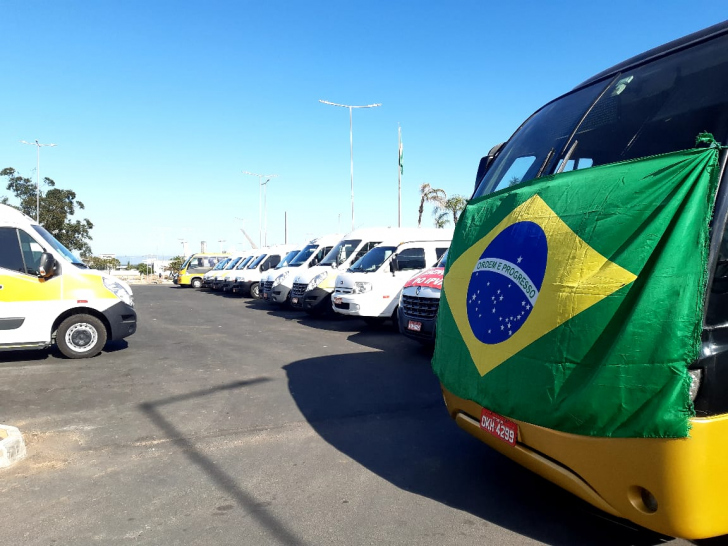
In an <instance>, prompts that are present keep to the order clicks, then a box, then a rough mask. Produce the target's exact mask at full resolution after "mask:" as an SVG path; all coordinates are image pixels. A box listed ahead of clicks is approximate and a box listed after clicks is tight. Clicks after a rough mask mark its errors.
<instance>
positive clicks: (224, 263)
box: [182, 258, 230, 271]
mask: <svg viewBox="0 0 728 546" xmlns="http://www.w3.org/2000/svg"><path fill="white" fill-rule="evenodd" d="M191 259H192V258H190V260H191ZM187 263H189V260H188V261H187ZM229 263H230V258H225V259H224V260H222V261H220V262H218V264H217V265H216V266H215V267H213V268H212V270H213V271H215V270H218V269H225V266H226V265H227V264H229ZM182 269H184V268H182Z"/></svg>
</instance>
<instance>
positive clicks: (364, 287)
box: [354, 282, 372, 294]
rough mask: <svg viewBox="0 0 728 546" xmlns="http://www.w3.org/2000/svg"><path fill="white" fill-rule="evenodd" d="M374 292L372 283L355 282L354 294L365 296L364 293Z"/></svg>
mask: <svg viewBox="0 0 728 546" xmlns="http://www.w3.org/2000/svg"><path fill="white" fill-rule="evenodd" d="M371 291H372V283H370V282H355V283H354V293H355V294H363V293H364V292H371Z"/></svg>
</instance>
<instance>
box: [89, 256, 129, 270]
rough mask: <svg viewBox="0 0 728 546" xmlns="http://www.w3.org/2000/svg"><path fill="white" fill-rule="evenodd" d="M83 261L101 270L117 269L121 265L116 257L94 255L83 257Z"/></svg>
mask: <svg viewBox="0 0 728 546" xmlns="http://www.w3.org/2000/svg"><path fill="white" fill-rule="evenodd" d="M84 263H85V264H86V265H87V266H89V267H90V268H91V269H100V270H102V271H106V270H108V269H117V268H118V267H119V266H120V265H121V262H120V261H119V260H117V259H116V258H98V257H96V256H89V257H87V258H84Z"/></svg>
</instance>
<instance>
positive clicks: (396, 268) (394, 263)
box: [389, 254, 399, 275]
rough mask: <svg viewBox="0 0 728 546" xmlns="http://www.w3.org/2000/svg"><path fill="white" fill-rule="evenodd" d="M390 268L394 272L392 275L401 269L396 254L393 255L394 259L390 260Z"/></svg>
mask: <svg viewBox="0 0 728 546" xmlns="http://www.w3.org/2000/svg"><path fill="white" fill-rule="evenodd" d="M389 270H390V271H391V272H392V275H394V274H395V273H396V272H397V271H399V264H398V263H397V255H396V254H395V255H394V256H392V259H391V260H390V262H389Z"/></svg>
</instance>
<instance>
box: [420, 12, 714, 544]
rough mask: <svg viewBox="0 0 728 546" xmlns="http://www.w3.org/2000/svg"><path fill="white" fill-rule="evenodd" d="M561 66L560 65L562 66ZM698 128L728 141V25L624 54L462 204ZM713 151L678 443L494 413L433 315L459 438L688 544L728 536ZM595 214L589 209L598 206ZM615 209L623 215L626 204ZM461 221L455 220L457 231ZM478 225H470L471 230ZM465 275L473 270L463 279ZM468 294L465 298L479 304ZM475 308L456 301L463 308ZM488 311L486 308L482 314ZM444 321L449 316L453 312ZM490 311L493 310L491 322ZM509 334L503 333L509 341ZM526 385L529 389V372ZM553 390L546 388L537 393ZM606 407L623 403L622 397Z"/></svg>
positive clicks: (658, 314)
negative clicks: (460, 383)
mask: <svg viewBox="0 0 728 546" xmlns="http://www.w3.org/2000/svg"><path fill="white" fill-rule="evenodd" d="M565 62H566V65H567V66H568V59H566V61H565ZM704 132H710V133H712V135H713V136H714V137H715V140H716V141H717V143H719V144H728V22H726V23H721V24H718V25H715V26H713V27H710V28H707V29H705V30H703V31H700V32H697V33H694V34H691V35H689V36H686V37H683V38H681V39H678V40H675V41H673V42H670V43H667V44H665V45H663V46H661V47H658V48H655V49H653V50H650V51H647V52H645V53H643V54H641V55H638V56H636V57H634V58H631V59H629V60H626V61H624V62H622V63H620V64H618V65H616V66H614V67H612V68H610V69H608V70H605V71H603V72H601V73H599V74H597V75H596V76H594V77H592V78H590V79H589V80H587V81H585V82H584V83H582V84H581V85H579V86H578V87H576V88H575V89H573V90H571V91H570V92H568V93H566V94H564V95H563V96H561V97H559V98H557V99H555V100H553V101H551V102H549V103H548V104H546V105H545V106H543V107H542V108H541V109H539V110H538V111H536V112H535V113H534V114H533V115H532V116H531V117H529V118H528V119H527V120H526V121H525V122H524V123H523V124H522V125H521V126H520V128H518V130H517V131H516V132H515V133H514V134H513V135H512V136H511V138H510V139H509V140H508V141H507V142H505V143H503V144H501V145H498V146H495V147H494V148H493V149H492V150H491V151H490V152H489V153H488V154H487V155H486V156H485V157H483V159H482V160H481V162H480V165H479V168H478V173H477V175H476V185H475V191H474V194H473V197H472V199H471V202H470V205H469V207H470V206H471V205H472V204H473V203H476V202H481V201H479V200H481V198H483V199H487V198H492V196H493V195H496V196H502V198H503V199H504V200H505V201H507V200H508V199H509V198H510V197H511V195H515V194H516V193H517V192H518V191H519V189H522V188H526V187H536V186H534V184H538V183H539V181H541V180H547V179H549V180H551V178H549V177H551V176H552V175H553V177H552V178H553V179H555V178H556V177H557V176H559V175H561V174H562V173H567V174H568V173H569V172H570V171H575V172H576V171H580V170H584V169H585V170H591V169H595V170H594V171H593V172H598V171H597V170H596V169H598V168H601V166H607V165H612V164H619V163H620V162H627V163H629V162H630V161H639V160H644V158H652V157H661V155H662V154H670V153H675V152H677V151H680V150H687V149H691V148H693V147H694V146H695V140H696V135H698V134H700V133H704ZM713 148H714V149H716V150H718V149H719V150H720V151H719V152H716V154H717V158H718V159H717V169H715V170H714V172H716V173H717V174H716V176H715V180H716V185H715V187H714V190H715V191H713V192H712V193H711V194H710V195H709V196H708V197H709V198H710V199H714V207H713V209H712V210H710V209H709V208H708V209H707V210H708V212H707V214H706V215H705V217H704V218H702V221H703V222H704V223H705V226H706V233H707V237H708V239H707V242H706V251H705V252H706V256H707V257H706V259H705V264H706V265H704V270H705V277H704V278H705V285H706V288H704V299H703V300H702V301H700V302H698V306H699V309H698V312H699V313H700V315H701V317H702V321H701V320H698V321H697V323H696V324H697V325H698V326H697V330H696V335H697V336H699V339H697V341H696V343H697V344H698V345H697V346H698V347H699V348H700V351H699V354H698V353H697V350H696V356H695V358H694V359H693V360H692V361H691V362H690V363H688V364H686V366H685V368H686V370H684V372H685V374H686V376H685V377H688V381H687V382H685V383H684V384H685V385H688V384H689V386H690V391H689V397H690V401H691V403H688V406H687V407H691V410H692V412H691V413H692V414H691V415H690V416H689V417H686V423H687V426H688V428H689V430H688V432H687V434H686V436H685V437H667V436H668V435H666V436H665V437H620V435H619V434H617V433H615V434H608V435H600V434H581V433H575V432H573V431H570V430H560V429H559V427H557V426H543V425H539V424H534V423H533V422H532V421H533V420H527V419H519V418H516V417H514V416H513V415H508V414H503V413H496V412H495V411H493V407H487V406H488V405H489V403H488V404H486V403H483V401H482V400H481V401H476V400H475V397H474V396H470V395H465V394H463V393H461V392H453V391H454V390H456V389H453V388H448V384H446V383H447V381H444V380H443V375H441V372H442V373H446V372H447V370H448V366H455V365H456V362H455V360H456V357H454V356H452V355H454V354H455V352H456V351H457V350H458V349H459V346H458V343H465V342H460V341H457V342H456V341H455V339H456V338H455V336H451V337H448V336H445V335H444V334H443V333H442V332H443V329H442V328H441V322H440V321H443V320H446V319H447V317H445V318H443V307H442V306H441V307H440V314H439V317H438V325H437V328H438V339H437V344H438V348H437V349H436V353H435V358H434V360H433V365H434V367H435V371H436V372H437V373H438V376H439V377H440V380H441V384H442V387H443V394H444V398H445V404H446V406H447V410H448V412H449V414H450V415H451V417H452V418H453V419H454V420H455V422H456V423H457V424H458V425H459V426H460V427H461V428H463V429H464V430H465V431H467V432H468V433H470V434H472V435H473V436H475V437H477V438H479V439H480V440H482V441H483V442H485V443H486V444H488V445H489V446H490V447H492V448H493V449H496V450H497V451H499V452H500V453H502V454H504V455H505V456H507V457H509V458H510V459H512V460H514V461H516V462H518V463H519V464H521V465H523V466H524V467H526V468H528V469H530V470H532V471H534V472H536V473H537V474H539V475H541V476H543V477H544V478H546V479H548V480H550V481H552V482H554V483H555V484H557V485H559V486H561V487H563V488H564V489H566V490H568V491H570V492H571V493H573V494H575V495H577V496H578V497H580V498H581V499H583V500H585V501H587V502H589V503H591V504H592V505H594V506H596V507H597V508H600V509H601V510H603V511H604V512H607V513H609V514H611V515H613V516H618V517H621V518H625V519H627V520H631V521H633V522H635V523H637V524H639V525H641V526H644V527H646V528H649V529H652V530H654V531H657V532H660V533H664V534H667V535H671V536H676V537H682V538H687V539H691V540H693V539H701V538H707V537H714V536H719V535H725V534H728V235H726V216H727V215H728V174H726V172H725V164H726V151H725V149H723V148H716V147H715V146H714V147H713ZM650 191H652V190H650ZM498 192H500V193H498ZM565 199H568V196H566V197H565ZM593 206H594V208H595V210H597V209H598V208H599V206H600V205H599V204H598V203H595V204H594V205H593ZM542 208H543V207H542ZM544 210H545V209H544ZM657 210H658V211H659V207H658V209H657ZM623 214H624V215H628V214H631V211H628V210H624V211H623ZM463 221H464V220H463V219H462V218H461V221H460V222H459V224H458V227H459V228H460V227H461V225H460V224H462V223H463ZM465 221H467V219H466V220H465ZM483 221H487V218H486V219H484V220H483ZM569 221H571V222H572V224H573V223H578V222H580V221H581V217H580V218H576V217H575V218H570V219H568V218H567V219H566V220H565V223H566V224H568V223H569ZM476 227H477V225H476V223H474V224H472V225H470V226H468V229H470V230H471V231H472V230H473V229H475V228H476ZM708 228H709V231H708ZM465 231H466V230H465V229H458V231H457V232H456V234H455V238H454V239H453V247H451V256H450V259H449V260H448V262H449V265H448V271H447V272H446V274H445V280H444V295H445V296H446V297H447V299H448V301H449V302H450V305H451V307H453V309H454V306H455V305H456V304H458V302H455V295H453V294H455V292H456V291H457V290H463V294H465V292H464V290H465V289H464V288H459V287H458V286H457V285H456V283H457V282H458V281H457V275H456V274H455V270H456V268H457V265H456V262H457V258H458V256H457V255H456V256H454V257H453V249H454V248H456V246H457V245H459V244H460V245H462V241H460V242H459V241H458V237H462V236H463V233H465ZM486 242H487V241H486ZM693 249H694V251H695V252H698V251H699V245H698V244H697V243H695V244H694V245H693ZM473 252H475V251H473ZM478 252H480V249H478ZM473 256H475V257H474V258H473V260H478V257H480V259H481V261H480V262H477V266H476V268H477V267H482V268H487V267H496V266H497V267H500V266H501V262H497V261H496V260H491V261H490V262H488V261H486V260H484V259H483V258H482V255H481V254H477V255H476V254H473ZM514 256H516V255H515V254H514ZM549 256H550V255H549ZM522 257H523V256H521V255H517V258H516V259H514V260H513V264H515V262H516V261H518V262H519V263H520V261H521V258H522ZM549 259H550V257H549ZM481 262H482V263H481ZM473 263H475V261H473ZM503 263H505V261H503ZM504 267H505V266H504ZM508 267H509V268H510V269H509V271H516V270H518V267H516V265H510V266H508ZM472 271H474V269H473V266H472V264H471V265H470V269H469V270H468V274H471V273H469V272H472ZM519 271H520V270H519ZM472 274H475V273H472ZM541 277H543V273H542V275H541ZM512 278H513V279H524V278H525V274H521V273H517V274H515V273H514V275H512ZM625 279H626V280H623V281H620V282H621V284H620V286H624V285H625V284H626V283H629V282H632V281H631V277H630V278H627V277H625ZM448 281H450V282H448ZM523 283H524V286H527V287H528V290H529V291H531V292H532V294H533V298H532V300H533V301H535V298H536V297H537V290H536V288H534V287H533V286H531V284H530V283H529V282H527V281H523ZM617 288H619V287H617ZM449 289H451V291H450V294H448V291H449ZM615 289H616V288H615ZM458 294H459V293H458ZM476 296H478V297H479V295H478V294H473V298H475V297H476ZM458 297H459V296H458ZM493 297H494V298H495V296H493ZM501 299H502V298H501ZM522 299H523V301H518V302H517V305H518V306H522V308H523V309H526V308H527V307H528V309H530V308H531V305H532V303H531V302H529V300H528V298H527V297H523V298H522ZM478 301H479V300H478ZM496 301H497V298H496V299H493V302H496ZM469 303H470V300H468V301H467V302H466V300H465V299H464V296H463V303H462V306H463V309H464V308H465V305H466V304H468V305H469ZM477 303H478V302H477V301H476V302H475V303H474V304H473V305H476V304H477ZM678 303H679V296H676V297H675V299H674V300H671V299H669V298H668V299H666V300H665V301H664V302H663V305H662V306H661V307H656V308H655V309H654V320H655V323H656V324H657V323H658V321H661V320H665V317H669V316H670V312H671V308H672V307H673V306H674V305H676V304H678ZM458 305H459V304H458ZM535 308H536V307H534V309H535ZM468 309H469V308H468ZM485 311H487V312H488V313H491V309H490V307H488V308H487V310H485V309H484V310H483V312H485ZM468 312H469V311H468ZM480 312H481V310H478V313H480ZM452 313H453V316H454V315H455V314H456V312H455V310H453V312H452ZM496 315H498V313H497V312H496V305H495V304H494V305H493V311H492V316H494V317H495V316H496ZM524 316H525V315H524ZM514 317H515V318H514ZM521 317H522V315H521V314H520V313H519V314H516V315H514V314H513V313H512V314H511V315H510V316H509V317H505V320H508V319H509V318H510V322H509V327H510V325H511V323H513V324H515V323H516V322H518V321H520V320H521ZM501 318H503V317H501ZM456 320H457V319H456ZM494 320H497V319H494ZM516 326H520V323H519V324H516ZM616 326H618V325H616ZM508 329H509V328H505V331H504V334H503V335H504V336H505V335H508V334H510V332H508ZM514 329H515V328H514ZM500 330H501V331H503V326H501V327H500ZM488 332H490V330H488ZM499 333H500V332H499ZM512 333H513V334H515V333H517V332H512ZM577 333H578V332H577ZM493 335H495V334H493ZM465 337H467V336H463V338H465ZM471 337H472V336H471ZM458 339H459V338H458ZM466 342H467V343H471V341H466ZM666 342H667V340H666ZM484 343H486V342H483V341H478V340H477V339H475V338H474V337H473V341H472V346H470V345H469V346H468V350H469V351H470V353H468V354H470V355H473V359H474V361H475V363H476V365H477V366H483V367H484V369H486V368H487V369H490V366H491V365H492V363H488V362H483V361H482V359H481V361H478V359H479V358H481V357H480V356H479V355H481V354H486V353H481V352H480V347H479V346H476V345H478V344H480V345H483V344H484ZM448 344H449V345H448ZM460 348H462V347H460ZM592 349H593V350H594V351H598V350H599V347H598V345H597V344H595V345H594V347H592ZM438 351H439V352H438ZM565 351H566V349H565ZM464 354H465V353H464ZM487 354H492V353H487ZM506 356H507V355H506ZM532 356H533V355H532ZM568 356H569V355H567V357H568ZM618 356H619V355H617V356H615V358H617V357H618ZM567 357H565V361H564V367H565V368H566V367H567V366H569V367H570V368H569V369H573V368H574V367H578V365H579V362H567V361H568V358H567ZM438 358H439V359H440V360H439V361H438ZM483 358H484V357H483ZM503 358H506V357H503ZM534 358H535V359H537V357H534ZM536 364H538V363H537V362H536ZM481 375H482V373H481ZM522 380H523V381H524V383H525V382H526V381H533V379H532V378H525V377H524V378H522ZM548 389H550V387H548V386H547V385H545V384H544V385H543V390H544V392H545V391H546V390H548ZM523 392H525V390H524V391H523ZM534 392H536V390H534ZM520 395H521V396H522V394H520ZM548 395H549V396H551V397H552V399H553V400H557V399H558V398H559V393H555V392H549V393H548ZM489 396H490V398H489V399H488V400H489V401H490V402H492V403H493V405H494V406H496V407H499V406H498V405H499V404H500V403H501V402H502V401H504V400H505V399H506V398H509V397H510V398H517V397H518V396H519V392H518V389H513V388H504V389H503V390H502V392H501V393H500V394H498V393H497V392H496V394H491V395H489ZM686 396H687V395H686ZM603 402H604V403H605V404H606V403H607V401H603ZM609 403H611V404H615V405H618V404H619V403H620V400H619V399H615V400H613V401H610V402H609ZM645 404H646V405H648V404H649V401H647V402H646V403H645ZM570 417H573V419H574V420H575V421H578V420H579V419H580V417H582V416H580V415H579V413H578V411H577V412H575V413H574V415H571V416H570ZM615 426H616V425H615ZM567 428H568V427H567ZM646 436H649V434H646ZM656 436H659V434H657V435H656Z"/></svg>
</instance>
